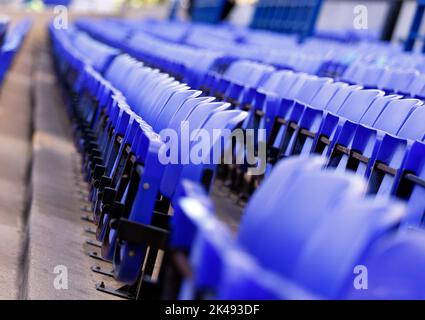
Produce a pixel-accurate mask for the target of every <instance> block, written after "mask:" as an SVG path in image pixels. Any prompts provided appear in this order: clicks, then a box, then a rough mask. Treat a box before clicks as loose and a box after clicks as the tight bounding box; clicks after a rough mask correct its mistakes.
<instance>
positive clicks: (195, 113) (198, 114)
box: [160, 102, 230, 198]
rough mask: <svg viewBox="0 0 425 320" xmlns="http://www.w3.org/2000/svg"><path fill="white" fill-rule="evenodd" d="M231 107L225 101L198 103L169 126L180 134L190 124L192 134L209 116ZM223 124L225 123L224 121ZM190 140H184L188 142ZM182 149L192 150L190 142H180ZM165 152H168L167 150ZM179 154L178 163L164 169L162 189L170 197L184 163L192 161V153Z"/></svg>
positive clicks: (189, 132) (189, 131)
mask: <svg viewBox="0 0 425 320" xmlns="http://www.w3.org/2000/svg"><path fill="white" fill-rule="evenodd" d="M229 108H230V104H229V103H223V102H203V103H200V104H198V105H196V107H195V108H194V109H193V110H190V113H189V114H187V115H186V116H185V118H183V119H182V117H180V116H178V117H175V118H174V119H173V120H172V122H171V123H170V126H169V128H170V129H171V130H175V131H176V132H177V133H178V134H180V133H181V132H182V130H183V126H188V128H187V130H188V134H189V136H190V134H192V133H193V132H194V131H195V130H197V129H200V128H202V127H203V126H204V125H205V123H206V122H208V120H209V118H210V117H212V115H213V114H215V113H220V112H222V111H224V110H226V109H229ZM182 121H185V123H182ZM222 125H225V123H223V124H222ZM186 142H188V141H184V143H186ZM173 147H175V146H174V145H171V143H170V148H173ZM183 148H184V149H183ZM178 150H179V151H180V152H181V150H187V152H189V151H190V144H189V145H182V144H181V143H179V149H178ZM164 152H167V151H166V150H165V151H164ZM187 152H186V153H184V154H179V155H178V160H179V161H178V163H171V164H169V165H167V166H166V167H165V169H164V174H163V177H162V180H161V186H160V190H161V193H162V194H163V195H165V196H167V197H168V198H171V197H172V195H173V193H174V191H175V189H176V187H177V185H178V183H179V178H180V174H181V170H182V164H183V163H185V164H187V163H190V162H189V161H190V159H189V157H190V154H188V153H187Z"/></svg>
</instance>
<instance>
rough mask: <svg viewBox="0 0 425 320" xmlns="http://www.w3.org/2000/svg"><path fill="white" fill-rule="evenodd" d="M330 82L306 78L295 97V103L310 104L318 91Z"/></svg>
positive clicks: (330, 80) (328, 80)
mask: <svg viewBox="0 0 425 320" xmlns="http://www.w3.org/2000/svg"><path fill="white" fill-rule="evenodd" d="M331 82H332V79H331V78H308V79H307V80H306V81H305V82H304V84H303V86H302V88H301V89H300V91H299V93H298V94H297V96H296V99H297V101H299V102H301V103H304V104H310V103H311V101H312V100H313V99H314V98H315V96H316V95H317V94H318V92H320V89H321V88H322V87H323V86H325V85H328V84H330V83H331Z"/></svg>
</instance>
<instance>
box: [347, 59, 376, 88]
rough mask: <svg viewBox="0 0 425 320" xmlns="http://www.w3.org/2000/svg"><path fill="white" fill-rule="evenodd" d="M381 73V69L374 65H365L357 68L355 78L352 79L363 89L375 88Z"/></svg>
mask: <svg viewBox="0 0 425 320" xmlns="http://www.w3.org/2000/svg"><path fill="white" fill-rule="evenodd" d="M383 73H384V68H383V67H380V66H376V65H365V66H362V67H360V68H359V70H358V72H357V73H356V76H355V78H354V79H353V80H354V81H353V82H354V83H357V84H360V85H362V86H364V87H365V88H377V87H378V83H379V80H380V79H381V77H382V75H383Z"/></svg>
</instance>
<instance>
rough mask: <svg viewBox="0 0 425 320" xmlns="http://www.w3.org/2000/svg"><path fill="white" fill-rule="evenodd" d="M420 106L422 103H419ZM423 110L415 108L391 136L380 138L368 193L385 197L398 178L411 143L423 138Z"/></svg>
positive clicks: (424, 131) (424, 127) (424, 135)
mask: <svg viewBox="0 0 425 320" xmlns="http://www.w3.org/2000/svg"><path fill="white" fill-rule="evenodd" d="M420 105H422V102H420ZM424 117H425V108H423V106H420V107H417V108H415V109H414V110H413V111H412V113H411V114H410V115H409V116H408V117H407V119H406V120H405V122H404V124H403V125H402V126H401V128H400V129H399V130H398V131H397V133H396V134H394V135H392V134H391V133H387V134H385V135H384V137H383V138H382V142H381V144H380V145H379V149H378V151H377V153H376V157H375V162H374V163H373V164H372V167H371V174H370V178H369V192H370V193H377V194H378V195H381V194H384V195H387V194H389V193H390V192H391V190H392V187H393V185H394V183H397V179H398V178H399V175H398V173H399V169H400V167H402V164H403V161H404V158H405V157H406V156H408V153H409V149H410V147H411V145H412V143H413V141H415V140H418V141H421V140H423V138H424V137H425V123H424V121H423V119H424Z"/></svg>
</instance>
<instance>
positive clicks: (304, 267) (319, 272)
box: [291, 199, 405, 299]
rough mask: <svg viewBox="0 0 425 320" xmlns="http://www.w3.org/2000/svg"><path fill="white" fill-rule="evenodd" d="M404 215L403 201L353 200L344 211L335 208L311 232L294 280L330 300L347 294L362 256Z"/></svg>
mask: <svg viewBox="0 0 425 320" xmlns="http://www.w3.org/2000/svg"><path fill="white" fill-rule="evenodd" d="M404 214H405V207H404V206H403V205H402V204H400V203H397V202H396V201H377V200H375V199H366V200H363V201H353V202H351V203H349V204H347V205H346V206H345V208H344V209H343V210H335V211H334V212H332V214H330V215H328V216H326V217H325V218H324V219H323V220H322V221H321V222H320V223H319V224H318V225H317V227H316V229H315V230H313V232H312V233H311V236H310V238H309V239H308V241H307V243H306V244H305V246H304V249H303V250H302V253H301V254H300V255H299V259H298V261H296V263H295V266H294V267H293V273H292V276H291V279H292V280H293V281H294V282H295V283H297V284H299V285H300V286H302V287H304V288H306V290H309V291H311V292H312V293H313V294H317V295H319V296H322V297H324V298H326V299H340V298H342V297H344V293H345V292H344V291H345V290H346V288H347V287H350V286H351V287H352V286H353V283H354V280H355V278H356V274H353V272H355V270H356V266H358V265H363V263H362V262H363V259H362V258H363V257H364V256H365V255H366V254H367V253H368V251H369V248H370V246H372V245H373V244H374V243H376V241H377V240H378V239H380V238H381V237H383V236H384V235H388V234H391V232H392V231H393V230H394V228H395V227H397V226H398V224H399V223H400V220H401V219H402V218H403V216H404ZM366 267H367V268H368V267H369V265H368V264H366ZM387 280H388V281H391V280H390V279H387ZM370 285H371V286H373V285H374V284H373V283H371V282H370ZM344 289H345V290H344ZM366 291H367V290H366Z"/></svg>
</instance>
